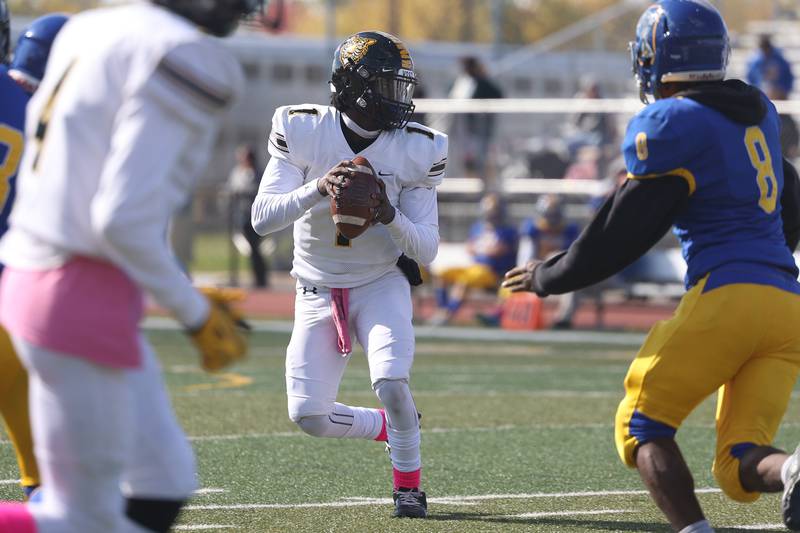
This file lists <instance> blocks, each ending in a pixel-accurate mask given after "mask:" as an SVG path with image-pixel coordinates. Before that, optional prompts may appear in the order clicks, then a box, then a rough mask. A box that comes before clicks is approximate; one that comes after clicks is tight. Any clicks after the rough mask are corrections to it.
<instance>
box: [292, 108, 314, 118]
mask: <svg viewBox="0 0 800 533" xmlns="http://www.w3.org/2000/svg"><path fill="white" fill-rule="evenodd" d="M292 115H319V111H317V110H316V108H313V107H290V108H289V116H292Z"/></svg>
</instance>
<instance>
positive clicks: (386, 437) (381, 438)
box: [375, 409, 389, 442]
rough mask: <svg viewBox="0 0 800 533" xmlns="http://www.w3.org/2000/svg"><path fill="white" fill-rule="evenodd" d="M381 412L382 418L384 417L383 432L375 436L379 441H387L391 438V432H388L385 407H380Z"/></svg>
mask: <svg viewBox="0 0 800 533" xmlns="http://www.w3.org/2000/svg"><path fill="white" fill-rule="evenodd" d="M378 411H380V413H381V418H382V419H383V425H382V426H381V432H380V433H378V436H377V437H375V440H376V441H378V442H386V441H388V440H389V434H388V433H386V411H384V410H383V409H378Z"/></svg>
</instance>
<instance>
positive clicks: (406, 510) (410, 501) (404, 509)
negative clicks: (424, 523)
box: [392, 489, 428, 518]
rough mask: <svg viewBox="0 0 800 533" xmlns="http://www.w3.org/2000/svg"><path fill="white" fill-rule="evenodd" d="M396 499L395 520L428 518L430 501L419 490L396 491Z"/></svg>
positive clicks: (394, 497) (394, 495) (393, 494)
mask: <svg viewBox="0 0 800 533" xmlns="http://www.w3.org/2000/svg"><path fill="white" fill-rule="evenodd" d="M392 498H393V499H394V515H393V516H394V517H395V518H425V517H427V516H428V499H427V498H426V497H425V493H424V492H422V491H420V490H419V489H413V490H396V491H394V492H393V493H392Z"/></svg>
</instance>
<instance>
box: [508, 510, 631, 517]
mask: <svg viewBox="0 0 800 533" xmlns="http://www.w3.org/2000/svg"><path fill="white" fill-rule="evenodd" d="M632 512H633V511H631V510H630V509H597V510H595V511H553V512H544V513H523V514H509V515H505V516H503V518H548V517H551V516H586V515H600V514H622V513H632Z"/></svg>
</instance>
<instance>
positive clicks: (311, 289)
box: [303, 287, 317, 296]
mask: <svg viewBox="0 0 800 533" xmlns="http://www.w3.org/2000/svg"><path fill="white" fill-rule="evenodd" d="M309 292H310V293H311V294H317V288H316V287H303V296H305V295H306V294H308V293H309Z"/></svg>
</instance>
